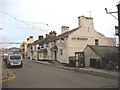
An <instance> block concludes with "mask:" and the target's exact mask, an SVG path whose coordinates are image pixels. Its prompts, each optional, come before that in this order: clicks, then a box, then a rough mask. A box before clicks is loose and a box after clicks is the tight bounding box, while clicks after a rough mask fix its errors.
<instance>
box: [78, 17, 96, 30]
mask: <svg viewBox="0 0 120 90" xmlns="http://www.w3.org/2000/svg"><path fill="white" fill-rule="evenodd" d="M78 23H79V27H81V28H89V29H94V27H93V18H91V17H84V16H79V17H78Z"/></svg>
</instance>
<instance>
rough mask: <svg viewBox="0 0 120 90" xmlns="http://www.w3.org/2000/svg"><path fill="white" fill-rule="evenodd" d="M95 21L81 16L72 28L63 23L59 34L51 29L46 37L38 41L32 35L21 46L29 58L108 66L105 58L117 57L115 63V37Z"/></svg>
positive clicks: (81, 65) (23, 53)
mask: <svg viewBox="0 0 120 90" xmlns="http://www.w3.org/2000/svg"><path fill="white" fill-rule="evenodd" d="M93 24H94V23H93V18H91V17H85V16H79V17H78V25H79V26H78V27H77V28H74V29H72V30H69V27H68V26H62V27H61V32H62V34H60V35H57V33H56V32H55V31H51V32H50V33H49V34H46V36H45V37H43V36H42V35H40V36H38V39H37V40H35V41H34V39H33V36H30V37H29V38H27V41H26V42H23V44H22V45H21V52H22V55H23V57H24V58H26V59H30V60H54V61H58V62H60V63H63V64H66V65H70V64H71V65H73V66H74V65H75V66H78V67H90V66H93V67H96V66H95V65H96V64H97V61H99V63H98V65H97V66H99V65H101V64H102V65H104V66H105V65H106V64H107V61H106V59H108V60H109V59H112V60H113V59H115V60H114V62H115V63H116V61H117V58H116V55H117V53H118V50H117V47H116V40H115V39H114V38H111V37H106V36H104V35H103V34H101V33H99V32H97V31H96V30H95V29H94V25H93ZM113 53H114V54H115V55H113ZM106 57H108V58H106ZM104 63H105V64H104Z"/></svg>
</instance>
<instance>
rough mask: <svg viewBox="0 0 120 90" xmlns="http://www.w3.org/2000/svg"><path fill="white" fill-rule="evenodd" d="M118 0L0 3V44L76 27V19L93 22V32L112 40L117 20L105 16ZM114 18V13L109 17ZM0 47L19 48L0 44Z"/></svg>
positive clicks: (9, 0)
mask: <svg viewBox="0 0 120 90" xmlns="http://www.w3.org/2000/svg"><path fill="white" fill-rule="evenodd" d="M118 2H119V0H0V27H1V28H3V29H2V30H0V42H2V41H4V42H23V41H26V38H28V37H29V36H33V37H34V40H37V38H38V35H43V36H45V34H48V33H49V32H50V31H56V32H57V35H59V34H61V26H69V27H70V30H72V29H74V28H76V27H78V17H79V16H83V15H84V16H87V17H90V16H91V17H92V18H93V19H94V29H95V30H96V31H98V32H100V33H102V34H104V35H105V36H107V37H114V33H115V26H117V25H118V21H117V19H115V18H114V17H112V15H110V14H106V11H105V8H107V9H108V11H109V12H114V11H117V6H116V5H117V4H118ZM113 15H114V16H115V17H117V13H116V14H113ZM1 45H2V46H1V47H13V46H17V47H19V46H20V45H10V44H1Z"/></svg>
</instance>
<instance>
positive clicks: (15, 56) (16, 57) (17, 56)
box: [10, 55, 21, 60]
mask: <svg viewBox="0 0 120 90" xmlns="http://www.w3.org/2000/svg"><path fill="white" fill-rule="evenodd" d="M10 59H16V60H17V59H21V56H20V55H14V56H10Z"/></svg>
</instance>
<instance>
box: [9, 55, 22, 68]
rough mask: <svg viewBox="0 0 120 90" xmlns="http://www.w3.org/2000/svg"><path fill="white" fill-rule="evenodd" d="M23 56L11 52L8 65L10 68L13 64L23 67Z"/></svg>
mask: <svg viewBox="0 0 120 90" xmlns="http://www.w3.org/2000/svg"><path fill="white" fill-rule="evenodd" d="M22 65H23V63H22V56H21V55H20V54H10V55H9V56H8V60H7V66H8V68H10V67H11V66H20V67H22Z"/></svg>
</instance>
